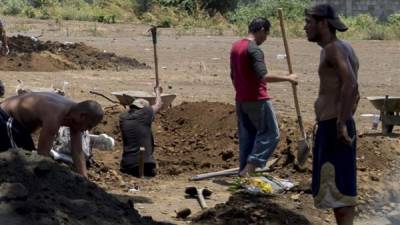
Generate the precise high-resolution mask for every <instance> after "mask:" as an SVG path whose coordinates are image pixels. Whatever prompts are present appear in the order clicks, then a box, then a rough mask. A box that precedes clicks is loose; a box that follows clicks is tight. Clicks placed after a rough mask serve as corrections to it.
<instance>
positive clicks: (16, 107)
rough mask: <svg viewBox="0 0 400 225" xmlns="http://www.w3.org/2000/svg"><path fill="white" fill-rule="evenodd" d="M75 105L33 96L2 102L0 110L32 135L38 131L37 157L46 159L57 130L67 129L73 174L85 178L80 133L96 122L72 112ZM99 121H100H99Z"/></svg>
mask: <svg viewBox="0 0 400 225" xmlns="http://www.w3.org/2000/svg"><path fill="white" fill-rule="evenodd" d="M76 104H77V103H75V102H73V101H71V100H69V99H67V98H65V97H63V96H60V95H58V94H55V93H46V92H35V93H26V94H23V95H21V96H14V97H11V98H8V99H6V100H4V101H3V102H2V103H1V105H0V107H1V108H2V109H3V110H4V111H6V112H7V113H8V114H10V115H11V116H12V117H14V119H15V120H17V121H18V122H19V123H20V124H21V125H22V126H23V127H24V128H26V129H27V130H28V131H29V132H31V133H33V132H35V131H36V130H38V129H39V128H41V129H40V135H39V141H38V149H37V152H38V154H41V155H45V156H48V155H49V152H50V149H51V147H52V145H53V142H54V139H55V137H56V134H57V132H58V129H59V128H60V126H67V127H70V133H71V145H72V146H71V153H72V159H73V162H74V166H75V168H76V171H77V172H78V173H80V174H81V175H83V176H85V177H87V170H86V163H85V159H84V156H83V154H82V140H81V132H82V131H84V130H90V129H92V128H93V127H94V126H95V125H96V124H97V123H98V122H100V121H99V119H98V118H97V119H94V118H93V116H91V115H88V114H86V113H82V112H72V111H71V109H72V108H73V107H74V106H75V105H76ZM100 119H101V118H100Z"/></svg>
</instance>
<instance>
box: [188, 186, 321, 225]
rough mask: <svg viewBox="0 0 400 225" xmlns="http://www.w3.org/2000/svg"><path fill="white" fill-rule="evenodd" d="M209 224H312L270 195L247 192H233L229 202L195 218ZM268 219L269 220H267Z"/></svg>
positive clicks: (195, 220) (200, 222)
mask: <svg viewBox="0 0 400 225" xmlns="http://www.w3.org/2000/svg"><path fill="white" fill-rule="evenodd" d="M193 221H194V222H193V224H198V225H200V224H207V225H225V224H230V225H242V224H248V225H264V224H268V225H285V224H287V225H293V224H296V225H311V224H313V223H311V222H310V221H308V220H307V219H306V218H305V217H304V216H303V215H300V214H297V213H295V212H294V211H293V210H290V209H286V208H283V207H282V204H278V203H275V202H274V200H273V199H271V198H270V197H268V196H260V195H252V194H248V193H245V192H238V193H235V194H233V195H232V196H231V197H230V198H229V200H228V202H227V203H224V204H218V205H216V206H215V208H212V209H209V210H207V211H205V212H203V213H201V214H200V215H198V216H196V217H195V218H194V219H193ZM267 221H268V222H267Z"/></svg>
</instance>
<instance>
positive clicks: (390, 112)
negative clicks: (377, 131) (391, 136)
mask: <svg viewBox="0 0 400 225" xmlns="http://www.w3.org/2000/svg"><path fill="white" fill-rule="evenodd" d="M367 99H368V100H369V101H370V102H371V103H372V105H373V106H374V107H375V108H376V109H377V110H379V111H380V118H381V121H382V133H383V134H388V133H391V132H392V131H393V126H394V125H400V97H394V96H388V95H386V96H370V97H367Z"/></svg>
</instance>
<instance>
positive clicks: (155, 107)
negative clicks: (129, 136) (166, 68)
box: [151, 87, 163, 114]
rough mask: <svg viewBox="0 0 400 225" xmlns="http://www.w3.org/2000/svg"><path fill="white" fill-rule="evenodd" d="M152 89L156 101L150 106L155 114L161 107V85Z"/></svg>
mask: <svg viewBox="0 0 400 225" xmlns="http://www.w3.org/2000/svg"><path fill="white" fill-rule="evenodd" d="M154 91H155V92H156V103H155V104H154V105H152V106H151V108H152V109H153V112H154V114H156V113H157V112H158V111H159V110H160V109H161V107H162V105H163V102H162V100H161V91H162V89H161V87H155V89H154Z"/></svg>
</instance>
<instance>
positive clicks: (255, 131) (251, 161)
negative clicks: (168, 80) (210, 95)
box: [230, 18, 297, 176]
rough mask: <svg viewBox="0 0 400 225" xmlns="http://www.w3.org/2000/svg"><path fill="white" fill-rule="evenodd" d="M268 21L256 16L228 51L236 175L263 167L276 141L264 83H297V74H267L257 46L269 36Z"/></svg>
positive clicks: (276, 126)
mask: <svg viewBox="0 0 400 225" xmlns="http://www.w3.org/2000/svg"><path fill="white" fill-rule="evenodd" d="M270 27H271V24H270V22H269V21H268V20H267V19H265V18H256V19H254V20H253V21H252V22H251V23H250V25H249V30H248V35H247V37H246V38H244V39H241V40H239V41H237V42H235V43H234V44H233V46H232V50H231V58H230V64H231V79H232V83H233V86H234V87H235V91H236V113H237V117H238V128H239V149H240V156H239V159H240V172H239V175H240V176H246V175H249V174H250V173H253V172H254V171H255V169H256V168H257V167H264V166H265V164H266V162H267V160H268V158H269V157H270V156H271V154H272V153H273V152H274V150H275V148H276V146H277V144H278V142H279V127H278V123H277V120H276V116H275V113H274V110H273V107H272V104H271V101H270V97H269V95H268V92H267V82H284V81H288V82H291V83H293V84H297V81H296V79H297V76H296V75H294V74H291V75H289V76H274V75H270V74H268V70H267V67H266V64H265V61H264V53H263V51H262V50H261V49H260V47H259V45H261V44H262V43H264V41H265V40H266V39H267V36H268V35H269V30H270Z"/></svg>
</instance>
